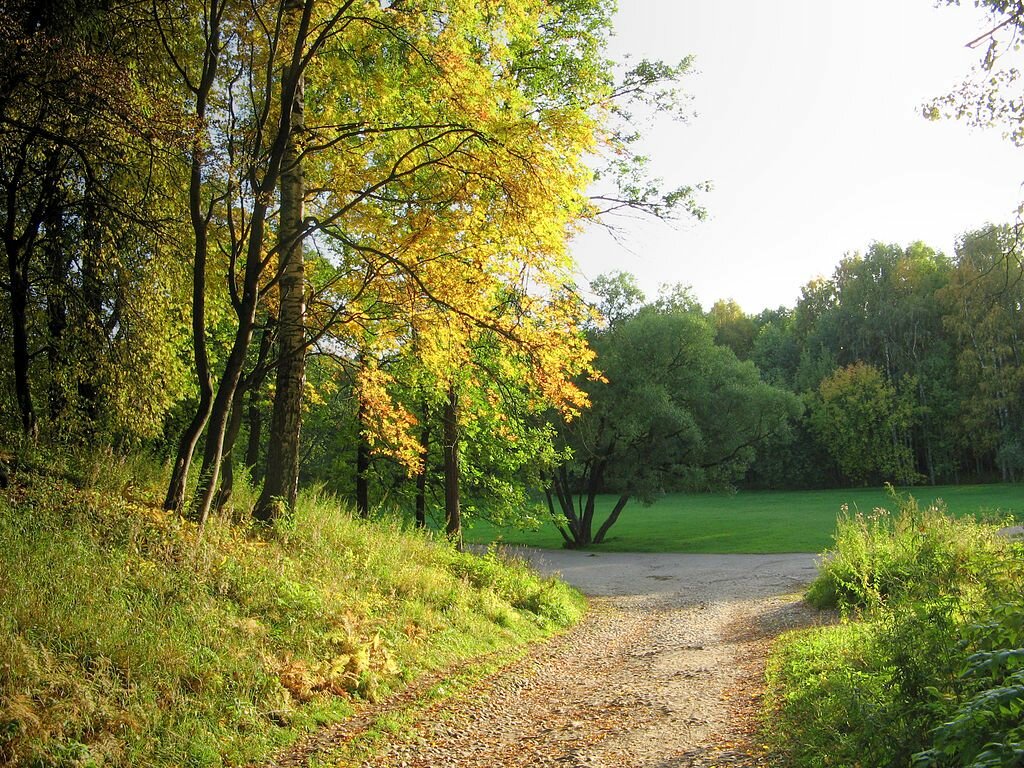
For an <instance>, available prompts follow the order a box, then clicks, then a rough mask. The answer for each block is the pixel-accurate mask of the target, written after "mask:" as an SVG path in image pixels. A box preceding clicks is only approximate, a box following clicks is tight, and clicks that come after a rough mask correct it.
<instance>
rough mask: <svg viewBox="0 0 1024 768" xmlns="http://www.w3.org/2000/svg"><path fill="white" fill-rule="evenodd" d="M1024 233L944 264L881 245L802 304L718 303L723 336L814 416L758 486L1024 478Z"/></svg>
mask: <svg viewBox="0 0 1024 768" xmlns="http://www.w3.org/2000/svg"><path fill="white" fill-rule="evenodd" d="M1018 234H1019V233H1018V230H1017V229H1016V228H1015V227H1010V226H994V225H991V226H986V227H983V228H982V229H979V230H977V231H974V232H969V233H967V234H965V235H963V236H962V237H960V238H959V241H958V243H957V246H956V252H955V254H954V255H953V256H946V255H944V254H942V253H940V252H937V251H935V250H934V249H932V248H930V247H928V246H927V245H925V244H923V243H914V244H911V245H910V246H908V247H906V248H903V247H900V246H897V245H890V244H883V243H875V244H873V245H872V246H871V247H870V248H869V249H868V250H867V252H866V253H864V254H854V255H850V256H847V257H846V258H844V259H843V260H842V261H841V262H840V264H839V265H838V267H837V268H836V270H835V272H834V274H833V275H832V276H831V277H830V278H827V279H825V278H819V279H815V280H812V281H811V282H809V283H807V285H805V286H804V287H803V289H802V291H801V295H800V299H799V300H798V301H797V303H796V306H795V307H792V308H785V307H780V308H779V309H776V310H766V311H764V312H761V313H760V314H757V315H753V316H751V315H746V314H744V313H743V312H742V311H741V310H740V309H739V308H738V307H737V306H736V305H735V304H733V303H731V302H727V301H722V302H718V303H717V304H715V305H714V307H712V309H711V311H710V313H709V315H710V317H711V319H712V321H713V322H714V324H715V327H716V338H717V339H718V340H719V341H720V342H721V343H723V344H727V345H728V346H729V347H730V348H732V349H733V350H734V351H735V352H736V354H737V356H738V357H740V358H741V359H748V360H751V361H753V363H754V364H756V365H757V367H758V369H759V370H760V371H761V373H762V376H763V377H764V379H765V380H766V381H768V382H771V383H772V384H775V385H776V386H780V387H782V388H784V389H786V390H787V391H790V392H792V393H795V394H796V395H797V396H799V397H800V398H801V400H802V402H803V406H804V415H803V416H802V417H801V418H800V419H799V420H797V421H796V422H795V424H794V425H793V428H792V430H791V431H790V432H789V433H787V434H784V435H780V436H778V437H776V438H773V442H772V443H771V444H770V445H769V446H766V448H765V450H764V451H762V452H761V454H760V455H759V457H758V459H757V461H756V462H755V463H754V464H753V465H752V467H751V471H750V474H749V475H748V477H747V478H746V482H747V483H748V484H749V485H753V486H757V487H769V486H771V487H789V488H808V487H825V486H835V485H839V484H847V483H848V484H862V483H876V484H877V483H881V482H883V481H887V482H894V483H898V484H911V483H919V482H927V483H931V484H936V483H960V482H986V481H992V480H1002V481H1006V482H1015V481H1017V480H1019V479H1020V478H1021V476H1022V473H1024V409H1022V404H1024V366H1022V363H1024V356H1022V355H1024V346H1022V342H1024V312H1022V303H1024V281H1022V280H1021V272H1020V269H1019V267H1018V266H1017V262H1016V254H1017V253H1018V251H1019V244H1018V242H1017V237H1018Z"/></svg>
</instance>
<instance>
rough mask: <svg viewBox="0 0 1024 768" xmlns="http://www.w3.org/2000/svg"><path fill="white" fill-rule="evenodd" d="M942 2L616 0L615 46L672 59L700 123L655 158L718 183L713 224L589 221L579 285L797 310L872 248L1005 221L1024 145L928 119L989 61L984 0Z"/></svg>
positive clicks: (679, 173)
mask: <svg viewBox="0 0 1024 768" xmlns="http://www.w3.org/2000/svg"><path fill="white" fill-rule="evenodd" d="M965 5H967V6H968V7H966V8H945V7H943V8H935V7H934V5H933V2H932V0H858V1H857V2H849V0H844V2H839V0H775V1H774V2H765V1H764V0H736V1H734V2H728V3H726V2H723V1H722V0H620V6H621V8H620V11H619V14H618V16H617V17H616V37H615V40H614V42H613V53H614V54H615V55H616V56H617V57H618V56H621V54H623V53H624V52H630V53H632V54H633V56H634V57H648V58H660V59H665V60H673V61H676V60H678V59H680V58H681V57H682V56H684V55H686V54H694V55H695V56H696V69H697V70H698V71H697V73H696V74H694V75H691V76H689V77H688V78H687V79H686V81H685V88H686V90H687V91H688V92H689V93H691V94H692V95H693V96H694V102H693V109H694V110H696V112H697V113H698V114H697V116H696V117H695V118H694V119H693V120H691V121H690V122H689V123H687V124H684V125H681V124H678V123H674V122H668V121H660V122H657V123H655V124H654V125H653V126H651V127H650V128H649V129H648V131H647V134H646V135H647V138H646V139H645V144H644V147H643V150H644V152H645V153H646V154H648V155H649V156H650V157H651V159H652V162H653V168H654V172H655V174H656V175H658V176H660V177H662V178H663V179H665V181H666V183H667V184H668V185H670V186H678V185H680V184H686V183H695V182H699V181H703V180H710V181H711V182H712V183H713V185H714V190H713V191H712V192H711V193H709V194H707V195H705V196H703V198H702V199H703V203H704V204H705V206H706V207H707V209H708V211H709V214H710V218H709V220H707V221H705V222H702V223H696V222H687V221H681V222H679V223H677V224H676V225H674V227H669V226H666V225H664V224H660V223H650V222H646V223H645V222H642V221H634V220H626V221H622V220H619V221H618V223H619V224H620V225H621V226H622V227H623V228H624V230H625V243H624V244H623V245H620V244H617V243H616V242H615V241H614V240H613V239H612V238H611V237H609V236H608V235H607V234H606V233H604V232H602V231H600V230H599V229H595V230H593V231H590V232H588V233H585V234H584V235H582V236H580V237H578V238H577V239H576V240H575V241H574V243H573V253H574V254H575V255H576V258H577V260H578V261H579V263H580V268H581V271H582V273H583V277H584V278H589V277H593V276H595V275H597V274H600V273H602V272H606V271H609V270H611V269H623V270H627V271H630V272H633V273H634V274H635V275H637V277H638V279H639V282H640V284H641V287H643V288H644V289H645V291H647V292H648V294H649V295H651V296H653V295H654V294H655V292H656V290H657V287H658V286H659V285H660V284H662V283H666V282H669V283H675V282H681V283H684V284H688V285H691V286H693V288H694V292H695V293H696V295H697V297H698V298H699V299H700V300H701V302H702V303H703V304H704V305H705V306H706V307H707V306H710V304H712V303H713V302H714V301H715V300H716V299H719V298H733V299H735V300H736V301H738V302H739V303H740V305H741V306H743V308H744V309H745V310H746V311H748V312H758V311H760V310H761V309H763V308H765V307H775V306H779V305H786V306H792V305H793V304H794V303H795V301H796V299H797V297H798V296H799V293H800V288H801V287H802V286H803V285H804V284H805V283H807V282H808V281H809V280H810V279H812V278H813V277H815V276H817V275H825V276H828V275H831V274H832V271H833V270H834V268H835V265H836V264H837V263H838V262H839V260H840V259H841V258H842V257H843V255H844V254H846V253H849V252H853V251H860V252H863V251H864V250H865V249H866V248H867V246H868V245H869V244H870V243H871V242H872V241H874V240H880V241H883V242H895V243H899V244H901V245H906V244H908V243H910V242H912V241H915V240H923V241H925V242H926V243H928V244H929V245H932V246H933V247H935V248H937V249H939V250H943V251H946V252H947V253H952V250H953V245H954V242H955V239H956V237H957V235H959V234H961V233H963V232H964V231H967V230H969V229H975V228H977V227H980V226H982V225H983V224H985V223H986V222H989V221H994V222H1007V221H1011V220H1013V218H1014V215H1015V210H1016V208H1017V205H1018V204H1019V202H1020V200H1021V198H1022V197H1024V192H1022V191H1021V182H1022V181H1024V151H1022V150H1017V149H1015V148H1013V147H1012V146H1011V145H1010V144H1009V142H1007V141H1005V140H1004V139H1002V138H1001V136H1000V135H999V133H998V132H997V131H976V130H971V129H969V128H968V127H967V126H966V125H963V124H960V123H956V122H950V121H940V122H930V121H928V120H925V119H924V118H923V117H922V116H921V107H922V105H923V104H924V103H925V102H927V101H929V100H930V99H932V98H933V97H935V96H939V95H942V94H945V93H948V92H949V91H951V90H952V89H953V88H955V87H956V86H957V85H958V84H959V82H960V81H961V80H962V79H963V78H964V76H966V75H967V74H968V73H969V71H970V70H971V68H972V67H973V66H974V65H976V63H977V61H978V59H979V56H980V54H979V52H978V51H972V50H968V49H967V48H965V43H967V42H968V41H970V40H972V39H973V38H975V37H976V36H977V35H978V34H980V33H981V32H984V31H987V29H988V27H987V26H986V20H985V17H984V16H983V15H982V14H981V13H980V12H979V11H977V10H976V9H974V8H973V7H971V6H972V5H973V4H972V3H969V2H965Z"/></svg>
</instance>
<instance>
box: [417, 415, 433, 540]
mask: <svg viewBox="0 0 1024 768" xmlns="http://www.w3.org/2000/svg"><path fill="white" fill-rule="evenodd" d="M420 449H421V451H422V454H423V463H422V464H421V465H420V471H419V472H418V473H417V474H416V527H417V528H420V529H425V528H426V527H427V465H428V461H429V458H430V408H429V406H427V405H424V406H423V429H422V430H420Z"/></svg>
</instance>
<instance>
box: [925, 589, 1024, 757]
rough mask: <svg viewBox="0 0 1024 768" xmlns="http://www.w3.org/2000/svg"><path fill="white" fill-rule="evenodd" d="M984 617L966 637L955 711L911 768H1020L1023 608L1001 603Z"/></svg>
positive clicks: (1023, 721) (1023, 722)
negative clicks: (966, 654) (964, 655)
mask: <svg viewBox="0 0 1024 768" xmlns="http://www.w3.org/2000/svg"><path fill="white" fill-rule="evenodd" d="M985 618H986V621H984V622H979V623H977V624H975V625H973V626H972V627H971V628H970V630H969V631H968V632H967V638H966V641H965V643H964V648H965V652H966V653H969V655H968V656H967V658H966V659H965V660H964V661H963V666H962V669H961V676H960V681H961V683H962V689H961V691H960V695H959V696H958V697H957V706H956V709H955V711H954V712H953V715H952V717H951V718H949V719H948V720H945V721H944V722H942V723H941V724H940V725H939V726H938V727H937V728H936V729H935V730H934V732H933V738H932V745H931V748H930V749H928V750H926V751H923V752H921V753H919V754H917V755H915V757H914V761H913V765H914V768H959V767H961V766H962V767H963V768H1011V767H1012V766H1020V765H1024V607H1022V606H1021V605H1020V604H1019V603H1004V604H1001V605H997V606H994V607H993V608H992V610H991V611H990V612H989V613H988V614H987V616H986V617H985Z"/></svg>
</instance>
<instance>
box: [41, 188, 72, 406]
mask: <svg viewBox="0 0 1024 768" xmlns="http://www.w3.org/2000/svg"><path fill="white" fill-rule="evenodd" d="M63 225H64V221H63V217H62V216H61V213H60V211H59V210H58V208H57V206H56V205H55V204H51V205H50V206H48V209H47V215H46V239H47V251H48V255H49V259H48V261H49V273H50V274H49V284H48V285H47V286H46V328H47V331H48V335H49V338H48V341H47V358H48V362H49V366H50V381H49V398H48V399H49V414H50V421H51V423H54V424H56V423H59V422H60V421H61V419H62V417H63V416H64V412H65V411H66V410H67V405H68V399H67V393H66V392H65V389H64V382H63V380H62V377H63V375H64V372H65V369H66V367H67V360H66V359H65V355H64V347H65V340H64V332H65V331H66V330H67V328H68V301H67V279H68V272H69V271H70V269H71V259H70V258H69V257H68V255H67V252H66V250H65V249H64V226H63Z"/></svg>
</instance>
